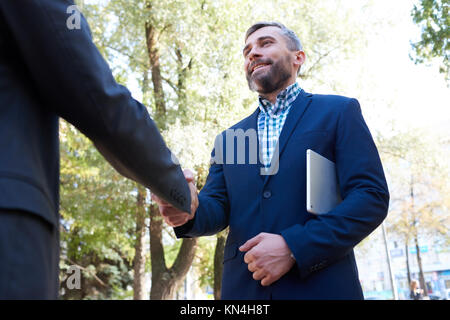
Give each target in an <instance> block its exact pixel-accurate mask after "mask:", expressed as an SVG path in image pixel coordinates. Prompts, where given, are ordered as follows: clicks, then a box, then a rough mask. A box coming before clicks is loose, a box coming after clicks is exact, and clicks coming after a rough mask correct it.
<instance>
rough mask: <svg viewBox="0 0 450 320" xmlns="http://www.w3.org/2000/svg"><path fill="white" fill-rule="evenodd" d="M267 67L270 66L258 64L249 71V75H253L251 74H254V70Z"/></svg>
mask: <svg viewBox="0 0 450 320" xmlns="http://www.w3.org/2000/svg"><path fill="white" fill-rule="evenodd" d="M269 65H270V63H258V64H257V65H256V66H254V67H253V68H252V69H251V73H252V74H253V72H255V71H256V70H258V69H261V68H264V67H267V66H269Z"/></svg>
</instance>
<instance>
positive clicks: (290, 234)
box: [282, 99, 389, 277]
mask: <svg viewBox="0 0 450 320" xmlns="http://www.w3.org/2000/svg"><path fill="white" fill-rule="evenodd" d="M347 101H348V102H347V103H346V105H345V106H344V107H343V108H342V111H341V113H340V115H339V120H338V124H337V132H336V142H335V155H336V170H337V175H338V180H339V185H340V192H341V195H342V198H343V201H342V202H341V203H340V204H339V205H338V206H337V207H336V208H335V209H334V210H332V211H330V212H329V213H326V214H321V215H316V216H315V217H314V218H312V219H310V220H308V222H307V223H306V224H305V225H303V226H302V225H294V226H292V227H290V228H288V229H286V230H284V231H283V232H282V236H283V237H284V239H285V240H286V242H287V244H288V246H289V248H290V249H291V251H292V253H293V254H294V256H295V258H296V260H297V266H298V268H299V271H300V275H301V277H306V276H308V275H309V274H311V273H312V272H314V271H317V270H320V269H321V268H324V267H326V266H327V265H330V264H332V263H333V262H335V261H337V260H339V259H341V258H342V257H344V256H345V255H347V254H348V253H350V252H351V250H352V249H353V247H354V246H355V245H357V244H358V243H359V242H360V241H361V240H362V239H364V238H365V237H367V236H368V235H369V234H370V233H371V232H372V231H373V230H374V229H375V228H377V227H378V225H379V224H381V222H382V221H383V220H384V218H385V217H386V215H387V211H388V205H389V192H388V187H387V184H386V180H385V176H384V172H383V168H382V165H381V161H380V158H379V155H378V151H377V148H376V146H375V143H374V141H373V139H372V136H371V134H370V132H369V129H368V128H367V125H366V123H365V121H364V119H363V116H362V114H361V109H360V106H359V103H358V101H357V100H355V99H349V100H347Z"/></svg>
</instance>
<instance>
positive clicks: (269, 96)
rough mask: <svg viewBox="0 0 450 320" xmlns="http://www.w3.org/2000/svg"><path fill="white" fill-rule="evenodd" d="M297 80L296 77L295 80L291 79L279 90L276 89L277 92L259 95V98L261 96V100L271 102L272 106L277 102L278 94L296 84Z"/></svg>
mask: <svg viewBox="0 0 450 320" xmlns="http://www.w3.org/2000/svg"><path fill="white" fill-rule="evenodd" d="M295 80H296V77H295V78H293V79H290V80H289V81H288V82H287V83H286V85H284V86H281V87H280V88H279V89H276V90H274V91H272V92H269V93H259V96H260V97H261V98H264V99H267V100H269V101H270V103H271V104H275V102H277V96H278V94H279V93H280V92H281V91H283V90H284V89H286V88H287V87H289V86H290V85H292V84H294V83H295Z"/></svg>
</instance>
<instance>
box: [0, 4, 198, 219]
mask: <svg viewBox="0 0 450 320" xmlns="http://www.w3.org/2000/svg"><path fill="white" fill-rule="evenodd" d="M72 5H73V1H67V0H66V1H63V0H26V1H17V0H2V1H0V15H2V17H0V18H1V19H4V20H5V22H6V25H7V28H8V29H9V32H10V33H11V34H12V37H13V38H14V41H15V45H16V46H17V50H18V52H19V54H20V55H21V58H22V61H23V63H24V65H25V67H26V68H27V69H28V70H29V73H30V78H31V79H32V81H33V83H34V84H35V86H36V89H37V92H38V94H39V96H40V98H41V99H42V100H43V103H42V105H44V106H45V108H48V110H49V111H51V112H54V113H56V114H57V115H59V116H60V117H62V118H64V119H65V120H67V121H68V122H70V123H72V124H73V125H74V126H75V127H76V128H78V129H79V130H80V131H81V132H82V133H84V134H85V135H86V136H87V137H88V138H90V139H91V140H92V141H93V143H94V144H95V146H96V147H97V149H98V150H99V151H100V152H101V153H102V155H103V156H104V157H105V158H106V160H108V161H109V162H110V163H111V165H112V166H113V167H114V168H115V169H116V170H117V171H118V172H119V173H121V174H122V175H124V176H126V177H128V178H130V179H133V180H135V181H137V182H139V183H140V184H142V185H144V186H146V187H148V188H150V189H151V190H152V192H154V193H155V194H156V195H158V196H160V197H161V198H163V199H164V200H166V201H168V202H169V203H171V204H172V205H174V206H175V207H177V208H178V209H181V210H183V211H186V212H190V202H191V201H190V192H189V187H188V185H187V183H186V181H185V179H184V176H183V173H182V171H181V168H180V166H179V165H177V164H175V163H174V161H172V155H171V152H170V150H169V149H168V148H167V146H166V144H165V143H164V140H163V138H162V136H161V134H160V133H159V131H158V128H157V127H156V125H155V123H154V122H153V120H152V119H151V118H150V116H149V114H148V112H147V110H146V108H145V107H144V106H143V105H142V104H141V103H139V102H138V101H136V100H134V99H133V98H132V96H131V94H130V92H129V91H128V90H127V89H126V88H125V87H123V86H121V85H119V84H117V83H116V81H115V80H114V78H113V75H112V73H111V70H110V68H109V66H108V64H107V63H106V62H105V60H104V59H103V57H102V56H101V54H100V53H99V51H98V49H97V48H96V46H95V45H94V43H93V42H92V39H91V34H90V30H89V26H88V24H87V21H86V20H85V18H84V17H83V16H82V15H80V17H81V20H80V25H79V28H74V29H70V28H69V27H68V21H69V18H70V17H71V15H72V14H74V12H73V11H70V10H68V9H70V8H69V7H70V6H72ZM72 8H73V7H72Z"/></svg>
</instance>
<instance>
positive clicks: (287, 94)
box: [258, 82, 301, 118]
mask: <svg viewBox="0 0 450 320" xmlns="http://www.w3.org/2000/svg"><path fill="white" fill-rule="evenodd" d="M300 91H301V88H300V86H299V85H298V83H297V82H294V83H293V84H291V85H290V86H288V87H287V88H286V89H284V90H282V91H281V92H280V93H278V95H277V100H276V102H275V104H272V103H270V101H269V100H267V99H264V98H262V97H261V96H259V98H258V99H259V109H260V110H261V112H264V113H266V114H268V115H269V116H270V117H272V118H277V117H278V116H279V115H280V114H281V113H282V111H284V110H285V109H286V108H287V107H289V106H290V105H291V103H292V102H293V101H294V100H295V99H296V98H297V96H298V94H299V93H300Z"/></svg>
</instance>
